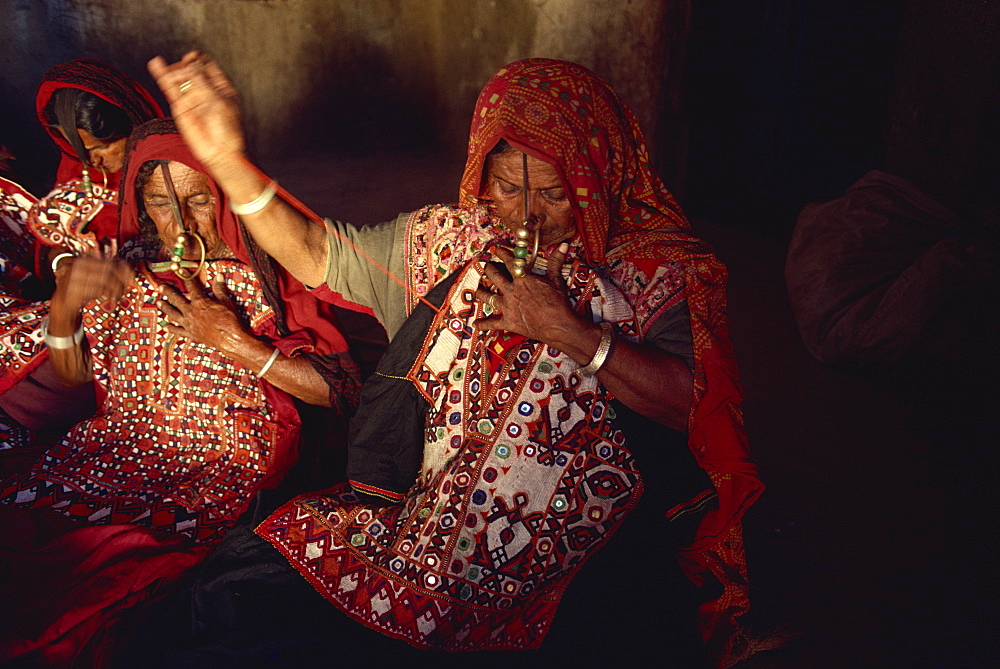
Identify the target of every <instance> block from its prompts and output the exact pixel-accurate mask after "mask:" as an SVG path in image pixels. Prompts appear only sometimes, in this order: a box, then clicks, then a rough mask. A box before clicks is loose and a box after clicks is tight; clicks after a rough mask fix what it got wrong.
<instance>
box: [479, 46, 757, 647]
mask: <svg viewBox="0 0 1000 669" xmlns="http://www.w3.org/2000/svg"><path fill="white" fill-rule="evenodd" d="M501 139H503V140H506V141H507V142H508V143H509V144H510V145H511V146H513V147H514V148H516V149H518V150H520V151H523V152H524V153H527V154H528V155H531V156H534V157H535V158H538V159H540V160H543V161H545V162H547V163H549V164H551V165H553V166H554V167H555V168H556V170H557V171H558V173H559V176H560V178H561V179H562V182H563V185H564V186H565V187H566V190H567V193H568V195H569V197H570V198H571V200H572V202H573V204H574V209H575V211H576V214H577V229H578V231H579V234H580V237H581V240H582V243H583V248H584V252H585V255H586V259H587V262H588V263H589V264H591V265H593V266H601V265H605V264H610V265H612V266H614V265H615V264H616V263H615V261H618V260H624V261H629V262H630V263H633V264H635V265H636V266H637V267H638V268H639V269H640V270H641V271H642V272H643V273H644V274H645V275H646V279H647V281H646V282H645V283H644V282H642V281H640V282H635V283H634V284H630V285H621V284H620V285H619V288H620V289H622V291H623V292H624V293H625V294H626V296H627V297H628V298H629V299H630V300H631V301H632V304H633V307H635V308H637V310H638V309H639V308H640V305H641V304H642V303H643V302H644V301H645V297H646V296H645V293H644V292H643V291H642V289H641V288H637V285H636V284H638V285H640V286H641V285H646V286H649V289H650V290H653V289H655V288H654V286H655V282H654V281H651V279H653V277H654V275H655V274H656V271H657V268H658V267H659V266H661V265H662V264H664V263H677V264H678V265H679V266H681V267H683V271H684V280H685V290H684V296H685V299H686V301H687V305H688V311H689V314H690V322H691V335H692V346H693V352H694V358H695V370H694V377H695V379H694V381H695V384H694V386H695V387H694V397H693V402H692V410H691V414H690V416H689V420H688V429H689V438H688V444H689V446H690V448H691V450H692V452H693V453H694V455H695V457H696V458H697V460H698V463H699V464H700V465H701V466H702V467H703V468H704V469H705V470H706V471H707V472H708V474H709V476H710V477H711V479H712V482H713V483H714V485H715V487H716V490H717V492H718V495H719V508H718V509H717V510H714V511H711V512H709V513H708V515H707V516H706V517H705V519H704V520H703V522H702V524H701V526H700V528H699V531H698V534H697V537H696V539H695V542H694V543H693V544H692V546H690V547H689V548H688V549H685V550H683V551H681V553H680V557H681V563H682V566H684V568H685V570H686V571H687V573H688V575H689V576H690V577H691V579H692V580H693V581H695V582H696V583H698V584H703V583H706V582H708V581H710V580H711V578H710V577H709V576H708V575H709V574H712V575H713V576H714V577H715V578H716V579H718V580H719V581H720V582H722V584H723V586H724V592H723V594H722V596H721V597H719V598H718V599H715V600H713V601H711V602H708V603H706V604H705V605H704V606H703V607H702V633H703V635H704V636H705V637H706V640H708V639H709V638H711V640H712V641H713V645H714V646H716V648H719V647H728V646H729V645H730V644H731V639H732V634H733V632H734V630H735V628H736V626H735V623H734V619H735V618H736V617H737V616H739V615H740V614H742V613H744V612H745V611H746V610H747V609H748V608H749V603H748V598H747V584H746V580H745V574H746V564H745V557H744V552H743V546H742V531H741V525H740V522H741V519H742V517H743V514H744V512H745V511H746V509H747V508H748V507H749V506H750V505H751V504H752V503H753V502H754V500H756V499H757V497H758V496H759V495H760V493H761V492H762V490H763V485H762V484H761V482H760V479H759V477H758V475H757V470H756V467H754V465H753V463H751V462H750V458H749V447H748V444H747V439H746V435H745V434H744V431H743V416H742V411H741V409H740V404H741V402H742V388H741V385H740V382H739V372H738V370H737V366H736V360H735V357H734V355H733V350H732V344H731V342H730V340H729V334H728V320H727V317H726V297H725V283H726V278H727V275H726V269H725V267H724V266H723V265H722V263H721V262H719V261H718V260H717V259H716V257H715V255H714V254H713V253H712V249H711V247H709V246H708V245H707V244H705V243H704V242H702V241H700V240H699V239H697V238H696V237H693V236H692V235H690V234H689V233H688V232H687V231H688V230H689V228H690V225H689V223H688V221H687V218H685V216H684V214H683V213H682V212H681V209H680V206H679V205H678V204H677V202H676V200H674V197H673V196H672V195H671V194H670V192H669V191H668V190H667V188H666V187H665V186H664V185H663V182H662V181H661V180H660V178H659V177H658V176H657V175H656V174H655V173H654V172H653V170H652V168H651V167H650V164H649V154H648V152H647V149H646V143H645V140H644V139H643V135H642V131H641V130H640V129H639V126H638V123H637V122H636V119H635V117H634V116H633V114H632V112H631V111H629V109H628V108H627V107H626V106H625V105H624V104H622V102H621V101H620V100H619V99H618V97H617V95H615V93H614V91H612V90H611V87H610V86H608V85H607V84H606V83H605V82H604V81H602V80H601V79H600V78H598V77H597V75H595V74H594V73H593V72H591V71H590V70H587V69H586V68H584V67H581V66H580V65H576V64H574V63H568V62H564V61H557V60H549V59H543V58H531V59H527V60H520V61H517V62H514V63H511V64H510V65H507V66H506V67H504V68H502V69H501V70H500V71H499V72H497V73H496V74H495V75H493V77H492V78H490V80H489V81H488V82H487V84H486V86H485V87H484V88H483V91H482V93H480V95H479V100H478V102H477V103H476V109H475V112H474V114H473V117H472V130H471V134H470V138H469V151H468V162H467V163H466V167H465V172H464V174H463V176H462V183H461V187H460V190H459V198H460V202H461V204H462V205H463V206H466V207H470V208H472V207H475V206H478V205H482V204H487V205H489V202H488V198H487V197H484V186H485V184H483V183H482V179H483V167H484V165H485V161H486V158H487V154H488V153H489V151H490V150H491V149H492V148H493V147H494V146H496V144H497V143H498V142H499V141H500V140H501ZM611 275H612V278H613V279H614V278H616V275H615V272H614V271H612V272H611ZM656 315H657V314H646V315H645V317H643V316H640V325H641V327H642V328H643V330H645V325H648V324H649V323H650V322H652V321H653V320H654V319H655V317H656ZM727 651H728V648H727V649H726V650H724V651H722V652H727Z"/></svg>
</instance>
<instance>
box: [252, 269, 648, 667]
mask: <svg viewBox="0 0 1000 669" xmlns="http://www.w3.org/2000/svg"><path fill="white" fill-rule="evenodd" d="M481 268H482V265H481V263H471V264H470V266H469V268H468V269H466V270H465V271H464V272H463V273H462V275H460V276H459V278H458V280H457V281H456V283H455V285H454V286H453V287H452V289H451V292H450V293H449V296H448V298H446V302H445V305H444V308H442V309H441V311H440V312H439V314H438V315H437V317H436V318H435V321H434V324H433V325H432V326H431V328H430V334H429V336H428V338H427V343H426V344H425V348H424V350H423V351H422V352H421V354H420V355H418V357H417V362H416V363H415V365H414V370H413V371H412V372H411V375H413V376H414V377H415V378H419V379H425V380H427V383H425V384H422V385H421V387H420V389H421V392H424V393H426V394H427V395H428V396H429V398H430V399H431V404H432V409H431V410H430V411H429V412H428V417H427V421H426V427H425V435H424V460H423V463H422V466H421V471H420V474H419V476H418V479H417V481H416V482H415V483H414V485H413V487H412V488H411V489H410V490H409V492H408V493H407V494H406V497H405V499H404V500H403V503H402V504H399V505H395V506H388V507H377V506H372V505H367V504H363V503H360V502H359V501H358V499H357V497H356V496H355V495H354V494H353V492H351V490H350V489H349V488H348V487H347V486H342V487H338V488H334V489H333V490H331V491H327V492H326V493H322V494H312V495H306V496H303V497H300V498H298V499H296V500H293V501H292V502H291V503H289V504H286V505H285V506H284V507H282V508H280V509H279V510H278V511H277V512H276V513H275V514H274V515H272V516H271V517H270V518H268V519H267V520H266V521H265V522H264V523H263V524H262V525H261V526H260V527H259V528H258V530H257V531H258V533H259V534H260V535H261V536H263V537H264V538H266V539H268V540H269V541H271V542H272V543H273V544H274V545H275V546H276V547H277V548H278V549H279V550H280V551H282V552H283V553H284V554H285V555H286V556H287V557H288V559H289V560H290V561H291V563H292V564H293V565H294V566H295V567H296V568H297V569H298V570H299V571H300V572H302V573H303V574H304V575H305V577H306V578H307V579H308V580H309V581H310V582H311V583H312V584H313V585H314V586H315V587H316V588H317V590H318V591H319V592H320V593H321V594H323V595H324V596H325V597H327V598H328V599H329V600H330V601H332V602H333V603H334V604H336V605H337V606H338V607H340V608H341V609H342V610H344V611H345V612H346V613H347V614H348V615H350V616H351V617H353V618H355V619H356V620H358V621H360V622H362V623H364V624H366V625H369V626H371V627H373V628H376V629H379V630H380V631H382V632H383V633H386V634H389V635H391V636H395V637H397V638H400V639H403V640H405V641H407V642H409V643H411V644H413V645H415V646H418V647H422V648H435V649H443V650H462V651H468V650H486V649H494V650H500V649H530V648H535V647H537V646H538V645H539V644H540V643H541V641H542V639H543V638H544V636H545V634H546V632H547V631H548V628H549V625H550V623H551V620H552V617H553V615H554V613H555V610H556V607H557V606H558V603H559V600H560V598H561V596H562V593H563V591H564V589H565V587H566V585H567V584H568V582H569V580H570V578H571V577H572V576H573V574H575V573H576V571H577V570H578V569H579V568H580V566H581V565H582V564H583V563H584V561H585V560H586V559H587V557H589V555H591V554H592V553H593V552H594V550H596V549H597V548H598V547H599V546H601V545H602V544H603V543H604V542H605V541H606V540H607V539H608V538H609V537H610V535H611V534H612V533H613V532H614V530H615V529H616V528H617V527H618V525H619V524H620V523H621V521H622V519H623V518H624V516H625V514H626V513H627V512H628V511H629V510H630V509H631V508H632V506H633V505H634V504H635V502H636V501H637V500H638V497H639V495H640V494H641V490H642V481H641V478H640V476H639V472H638V470H637V469H636V466H635V462H634V459H633V457H632V455H631V453H630V452H629V451H628V450H627V448H626V447H625V444H624V437H623V435H622V433H621V432H620V431H619V430H617V429H616V428H615V425H614V414H613V412H612V410H611V407H610V404H609V400H610V397H609V396H608V394H607V392H606V390H605V389H604V388H603V387H602V386H601V385H600V384H599V382H598V381H597V379H596V378H595V377H584V376H582V375H580V374H578V373H577V365H576V363H575V362H573V360H572V359H570V358H569V357H568V356H565V355H564V354H562V353H560V352H559V351H556V350H555V349H550V348H548V347H545V346H542V345H540V344H538V342H534V341H530V340H525V341H524V342H522V343H521V344H520V346H519V347H515V348H513V349H512V350H511V351H509V352H508V353H507V355H508V359H507V362H506V363H505V364H504V365H502V366H500V367H499V368H498V369H496V370H491V368H490V366H489V365H486V364H482V361H483V360H484V358H485V354H484V351H483V348H484V347H485V346H486V345H488V342H487V341H486V339H487V337H486V334H485V333H480V332H477V331H475V330H474V328H471V327H469V325H470V324H471V322H472V321H473V320H474V319H475V318H477V317H479V316H480V315H481V314H479V313H477V311H476V309H477V308H478V307H475V306H473V305H471V304H470V302H469V300H468V291H469V290H474V289H475V287H476V286H477V285H478V284H479V281H480V279H481V277H482V269H481ZM576 276H577V282H579V281H580V280H583V281H584V282H585V283H586V284H587V287H586V288H584V287H583V286H580V285H576V286H574V288H575V289H578V290H579V291H580V294H585V295H587V296H588V297H589V300H590V301H589V306H590V308H591V311H592V312H593V313H594V314H595V318H598V319H602V320H609V321H612V322H621V323H624V322H626V321H630V322H632V323H633V326H632V327H633V329H634V316H633V315H632V312H631V310H630V309H628V307H627V305H625V303H624V300H621V299H614V298H611V297H610V296H609V295H607V294H606V293H609V292H610V293H614V292H615V291H614V289H613V288H611V287H610V286H607V285H606V284H605V283H604V282H603V281H601V280H600V279H599V278H597V277H596V275H594V273H593V272H580V273H578V274H577V275H576ZM571 283H573V279H572V278H571ZM619 298H620V296H619ZM487 388H488V390H487Z"/></svg>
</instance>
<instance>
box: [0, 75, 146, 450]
mask: <svg viewBox="0 0 1000 669" xmlns="http://www.w3.org/2000/svg"><path fill="white" fill-rule="evenodd" d="M35 108H36V113H37V117H38V121H39V123H41V125H42V127H43V128H44V129H45V131H46V132H47V133H48V135H49V137H50V138H51V139H52V141H53V143H54V144H55V145H56V147H57V148H58V149H59V153H60V162H59V166H58V168H57V171H56V176H55V183H54V185H53V187H52V190H51V191H50V192H49V193H48V194H47V195H45V196H44V197H42V198H40V199H38V200H37V201H35V199H34V198H32V202H33V204H32V205H31V206H30V208H29V209H28V210H27V212H26V218H25V228H26V229H27V230H28V232H29V233H30V234H31V235H32V242H33V245H34V252H33V253H32V256H33V257H34V262H33V264H34V267H32V271H33V274H34V275H35V276H37V278H38V279H39V280H40V281H39V282H37V283H35V284H31V285H32V286H33V287H34V290H31V291H30V292H22V291H10V290H4V291H0V443H2V444H3V445H4V446H8V447H11V446H17V447H19V448H23V447H31V446H36V445H39V444H43V445H44V444H51V442H52V439H54V438H57V437H59V436H61V435H62V434H63V433H64V432H65V431H66V430H67V429H69V427H71V426H72V425H74V424H75V423H77V422H78V421H80V420H82V419H84V418H87V417H89V416H91V415H93V413H94V408H95V407H94V402H95V397H94V390H93V388H92V387H91V386H89V385H80V386H77V387H75V388H72V389H69V388H66V387H65V386H63V385H62V384H60V383H59V382H58V380H57V379H56V378H55V374H54V372H53V370H52V367H51V365H50V364H49V363H48V362H47V356H48V351H47V350H46V348H45V346H44V344H43V342H42V340H41V338H40V337H38V336H37V334H38V329H39V324H40V322H41V320H42V319H43V318H44V317H45V315H46V314H47V313H48V308H49V304H48V302H45V301H38V300H40V299H43V298H48V297H49V296H50V295H51V293H52V290H53V287H54V283H53V282H54V280H55V275H56V274H58V273H59V272H65V271H66V270H67V269H68V268H69V266H70V265H71V264H72V262H73V259H74V258H75V257H76V256H81V255H87V254H100V253H113V249H114V248H115V244H117V243H119V242H123V241H125V239H124V238H122V237H120V236H119V230H118V183H119V178H120V176H121V168H122V161H123V157H124V151H125V142H126V139H127V138H128V136H129V133H131V132H132V129H133V128H134V127H135V126H137V125H139V124H140V123H143V122H145V121H148V120H150V119H153V118H157V117H161V116H163V112H162V111H161V110H160V107H159V105H158V104H157V103H156V101H155V100H154V99H153V97H152V96H151V95H150V94H149V92H148V91H146V90H145V89H144V88H143V87H142V86H141V85H140V84H139V83H137V82H136V81H134V80H132V79H131V78H130V77H128V76H126V75H125V74H122V73H121V72H119V71H118V70H116V69H114V68H112V67H110V66H109V65H106V64H104V63H101V62H98V61H94V60H87V59H80V60H73V61H69V62H66V63H60V64H58V65H55V66H53V67H52V68H50V69H49V71H48V72H46V73H45V77H44V78H43V80H42V83H41V85H40V86H39V88H38V93H37V95H36V98H35Z"/></svg>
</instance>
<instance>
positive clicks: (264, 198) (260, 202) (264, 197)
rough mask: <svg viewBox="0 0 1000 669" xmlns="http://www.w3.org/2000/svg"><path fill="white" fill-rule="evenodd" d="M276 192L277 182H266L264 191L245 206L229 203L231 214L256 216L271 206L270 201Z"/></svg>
mask: <svg viewBox="0 0 1000 669" xmlns="http://www.w3.org/2000/svg"><path fill="white" fill-rule="evenodd" d="M277 192H278V182H277V181H273V180H272V181H268V182H267V185H266V186H264V190H263V191H262V192H261V194H260V195H258V196H257V197H255V198H254V199H253V200H251V201H250V202H247V203H246V204H236V203H235V202H230V203H229V208H230V209H232V210H233V213H234V214H236V215H237V216H246V215H248V214H256V213H257V212H258V211H260V210H261V209H263V208H264V207H266V206H267V205H269V204H271V200H273V199H274V196H275V194H276V193H277Z"/></svg>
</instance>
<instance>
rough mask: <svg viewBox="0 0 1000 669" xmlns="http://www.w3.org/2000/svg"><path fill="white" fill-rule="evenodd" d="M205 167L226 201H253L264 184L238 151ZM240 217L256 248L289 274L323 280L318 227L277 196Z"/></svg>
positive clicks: (322, 235)
mask: <svg viewBox="0 0 1000 669" xmlns="http://www.w3.org/2000/svg"><path fill="white" fill-rule="evenodd" d="M207 167H208V169H209V171H210V172H211V174H212V177H213V178H214V179H215V181H216V183H218V184H219V186H220V187H221V188H222V190H223V191H224V192H225V193H226V196H227V197H228V198H229V201H230V202H234V203H236V204H240V205H244V204H247V203H249V202H253V201H254V200H255V199H257V198H258V197H259V196H260V195H261V193H263V192H264V189H265V188H266V187H267V181H265V180H263V179H262V178H261V176H260V173H259V172H258V171H257V170H256V169H255V168H253V167H252V166H251V165H250V163H248V162H247V160H246V158H244V157H243V156H242V155H240V154H234V153H228V154H226V155H224V156H221V157H219V158H218V159H217V160H215V161H214V162H213V163H212V164H211V165H208V166H207ZM240 220H242V221H243V224H244V225H245V226H246V228H247V231H248V232H249V233H250V235H251V236H252V237H253V238H254V240H255V241H256V242H257V243H258V244H260V247H261V248H262V249H264V251H266V252H267V254H268V255H270V256H271V257H272V258H274V259H275V260H276V261H277V262H278V264H280V265H281V266H282V267H284V268H285V269H286V270H288V272H290V273H291V274H292V276H294V277H295V278H296V279H298V280H299V281H301V282H302V283H304V284H305V285H307V286H318V285H320V284H321V283H323V280H324V279H325V276H326V258H327V251H328V246H327V242H326V232H325V231H324V230H323V228H322V227H321V226H319V225H317V224H315V223H313V222H312V221H310V220H309V219H307V218H306V217H305V216H303V215H302V214H301V213H299V211H297V210H296V209H294V208H292V207H291V206H289V205H288V204H287V203H286V202H284V201H283V200H282V199H281V198H280V197H277V196H276V197H275V198H274V199H273V200H272V201H271V202H270V203H269V204H268V205H267V206H265V207H264V208H262V209H261V210H260V211H258V212H256V213H253V214H244V215H241V216H240Z"/></svg>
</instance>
